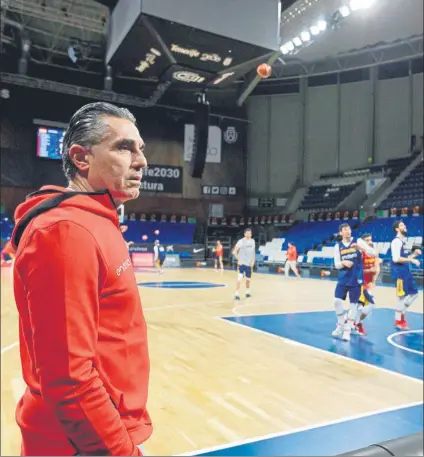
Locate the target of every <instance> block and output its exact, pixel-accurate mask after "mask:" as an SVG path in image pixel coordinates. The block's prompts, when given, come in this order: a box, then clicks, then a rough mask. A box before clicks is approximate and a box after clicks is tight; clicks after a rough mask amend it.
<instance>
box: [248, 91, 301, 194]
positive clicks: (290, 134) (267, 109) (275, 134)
mask: <svg viewBox="0 0 424 457" xmlns="http://www.w3.org/2000/svg"><path fill="white" fill-rule="evenodd" d="M248 115H249V119H250V121H251V123H250V124H249V134H248V138H249V143H248V144H249V146H248V158H247V163H248V167H247V168H248V172H247V182H248V185H247V187H248V193H249V194H250V195H260V194H263V195H275V196H279V195H280V196H281V195H284V194H286V193H288V192H290V190H291V189H292V187H293V184H294V183H295V181H296V178H297V176H298V173H299V157H300V140H301V135H300V126H301V119H300V116H301V103H300V96H299V94H296V95H278V96H258V97H251V98H250V99H249V101H248Z"/></svg>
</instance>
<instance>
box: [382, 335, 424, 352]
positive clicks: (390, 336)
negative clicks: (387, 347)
mask: <svg viewBox="0 0 424 457" xmlns="http://www.w3.org/2000/svg"><path fill="white" fill-rule="evenodd" d="M409 333H423V330H404V331H402V332H395V333H392V334H391V335H389V336H388V337H387V341H388V342H389V343H390V344H391V345H392V346H394V347H395V348H398V349H402V350H403V351H408V352H412V353H413V354H418V355H424V352H422V351H417V350H416V349H410V348H408V347H406V346H402V345H400V344H398V343H395V342H394V341H393V338H394V337H395V336H398V335H407V334H409Z"/></svg>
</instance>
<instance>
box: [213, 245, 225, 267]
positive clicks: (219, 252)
mask: <svg viewBox="0 0 424 457" xmlns="http://www.w3.org/2000/svg"><path fill="white" fill-rule="evenodd" d="M214 252H215V268H218V263H219V266H220V268H221V270H223V269H224V264H223V263H222V257H223V256H224V247H223V246H222V244H221V241H219V240H218V241H217V242H216V246H215V248H214Z"/></svg>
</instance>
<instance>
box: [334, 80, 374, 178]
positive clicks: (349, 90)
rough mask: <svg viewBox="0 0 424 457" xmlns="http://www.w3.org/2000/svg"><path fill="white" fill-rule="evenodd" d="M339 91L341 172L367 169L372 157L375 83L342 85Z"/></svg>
mask: <svg viewBox="0 0 424 457" xmlns="http://www.w3.org/2000/svg"><path fill="white" fill-rule="evenodd" d="M340 91H341V93H340V170H342V171H344V170H351V169H353V168H359V167H363V166H366V165H367V164H368V157H371V155H372V105H373V99H372V84H371V82H370V81H361V82H355V83H350V84H342V85H341V88H340Z"/></svg>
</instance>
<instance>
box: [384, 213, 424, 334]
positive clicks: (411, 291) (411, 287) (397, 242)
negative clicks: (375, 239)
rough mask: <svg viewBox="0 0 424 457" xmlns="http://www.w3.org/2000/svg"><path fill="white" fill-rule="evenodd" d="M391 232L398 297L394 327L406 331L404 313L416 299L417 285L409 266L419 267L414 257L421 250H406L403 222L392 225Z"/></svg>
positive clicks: (394, 276) (393, 266)
mask: <svg viewBox="0 0 424 457" xmlns="http://www.w3.org/2000/svg"><path fill="white" fill-rule="evenodd" d="M393 231H394V232H395V233H396V238H394V240H393V241H392V243H391V251H392V276H393V278H394V279H395V280H396V293H397V296H398V302H397V303H396V312H395V327H396V328H398V329H400V330H407V329H408V324H407V323H406V320H405V313H406V311H407V310H408V308H409V307H410V306H411V305H412V303H413V302H414V301H415V300H416V298H417V297H418V289H417V285H416V283H415V279H414V277H413V276H412V272H411V270H410V268H409V264H410V263H413V264H414V265H416V266H417V267H419V266H420V261H419V260H418V259H416V258H415V257H417V256H419V255H421V250H420V249H418V248H413V249H412V252H411V253H410V251H409V249H407V248H406V242H405V237H406V234H407V228H406V225H405V224H404V222H402V221H396V222H395V223H394V224H393Z"/></svg>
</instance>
